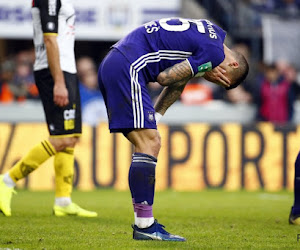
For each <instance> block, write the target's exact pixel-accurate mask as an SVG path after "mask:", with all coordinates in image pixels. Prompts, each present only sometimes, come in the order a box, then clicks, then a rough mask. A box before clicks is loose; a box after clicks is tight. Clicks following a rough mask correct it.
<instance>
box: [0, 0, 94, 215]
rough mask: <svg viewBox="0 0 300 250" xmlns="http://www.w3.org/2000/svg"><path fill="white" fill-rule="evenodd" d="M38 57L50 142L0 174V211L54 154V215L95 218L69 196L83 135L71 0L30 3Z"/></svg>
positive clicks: (6, 211)
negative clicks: (24, 180)
mask: <svg viewBox="0 0 300 250" xmlns="http://www.w3.org/2000/svg"><path fill="white" fill-rule="evenodd" d="M32 18H33V29H34V39H33V40H34V46H35V53H36V60H35V64H34V76H35V81H36V85H37V87H38V89H39V93H40V97H41V99H42V102H43V106H44V111H45V115H46V120H47V124H48V130H49V133H50V138H49V140H44V141H42V142H40V143H39V144H38V145H36V146H35V147H33V148H32V149H31V150H30V151H29V152H28V153H27V155H25V156H24V157H23V158H22V159H21V160H20V161H19V162H17V164H16V165H14V166H13V167H12V169H10V170H9V172H8V173H5V174H4V175H2V176H0V211H2V212H3V214H4V215H6V216H11V197H12V194H13V193H14V187H15V185H16V182H17V181H18V180H20V179H22V178H24V177H26V176H27V175H29V174H30V173H31V172H32V171H34V170H36V169H37V168H38V167H39V166H40V165H41V164H42V163H43V162H45V161H46V160H47V159H49V158H50V157H52V156H54V167H55V186H56V189H55V204H54V207H53V211H54V214H55V215H56V216H65V215H76V216H83V217H96V216H97V213H96V212H91V211H87V210H85V209H83V208H81V207H79V206H78V205H77V204H75V203H73V202H72V200H71V192H72V184H73V181H72V180H73V173H74V147H75V145H76V143H77V141H78V137H79V136H80V135H81V108H80V96H79V90H78V82H77V76H76V67H75V57H74V40H75V37H74V22H75V10H74V8H73V5H72V4H71V0H56V1H51V0H34V1H33V3H32Z"/></svg>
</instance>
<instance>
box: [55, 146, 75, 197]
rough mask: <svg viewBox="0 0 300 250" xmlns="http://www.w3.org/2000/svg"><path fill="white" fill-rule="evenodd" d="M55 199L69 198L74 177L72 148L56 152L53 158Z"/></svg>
mask: <svg viewBox="0 0 300 250" xmlns="http://www.w3.org/2000/svg"><path fill="white" fill-rule="evenodd" d="M54 168H55V197H71V192H72V188H73V175H74V148H66V149H65V150H63V151H61V152H57V154H56V155H55V158H54Z"/></svg>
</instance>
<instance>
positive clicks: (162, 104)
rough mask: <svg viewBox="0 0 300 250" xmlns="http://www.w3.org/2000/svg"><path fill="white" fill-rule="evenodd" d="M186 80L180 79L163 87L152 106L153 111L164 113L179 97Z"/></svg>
mask: <svg viewBox="0 0 300 250" xmlns="http://www.w3.org/2000/svg"><path fill="white" fill-rule="evenodd" d="M187 82H188V80H186V79H184V80H181V81H179V82H177V83H175V84H173V85H171V86H168V87H165V88H164V89H163V91H162V92H161V94H160V95H159V97H158V99H157V101H156V103H155V105H154V107H155V111H156V112H159V113H161V114H164V113H165V112H166V111H167V109H168V108H169V107H170V106H171V105H172V104H173V103H174V102H175V101H176V100H177V99H178V98H179V96H180V95H181V93H182V91H183V89H184V87H185V85H186V83H187Z"/></svg>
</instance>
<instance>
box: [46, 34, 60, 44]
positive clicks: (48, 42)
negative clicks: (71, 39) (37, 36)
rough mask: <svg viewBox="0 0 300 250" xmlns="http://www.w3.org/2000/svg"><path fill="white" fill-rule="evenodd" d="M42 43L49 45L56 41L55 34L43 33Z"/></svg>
mask: <svg viewBox="0 0 300 250" xmlns="http://www.w3.org/2000/svg"><path fill="white" fill-rule="evenodd" d="M44 43H45V45H46V46H51V45H53V44H55V43H57V41H56V36H48V35H44Z"/></svg>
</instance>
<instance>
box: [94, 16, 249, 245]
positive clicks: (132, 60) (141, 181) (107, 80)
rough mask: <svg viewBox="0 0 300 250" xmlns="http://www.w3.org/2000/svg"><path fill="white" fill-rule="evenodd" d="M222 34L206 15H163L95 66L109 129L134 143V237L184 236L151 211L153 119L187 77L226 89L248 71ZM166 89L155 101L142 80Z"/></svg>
mask: <svg viewBox="0 0 300 250" xmlns="http://www.w3.org/2000/svg"><path fill="white" fill-rule="evenodd" d="M225 36H226V33H225V31H224V30H222V29H221V28H220V27H218V26H217V25H215V24H213V23H212V22H210V21H208V20H194V19H183V18H164V19H161V20H157V21H152V22H149V23H147V24H145V25H143V26H140V27H139V28H137V29H135V30H134V31H132V32H131V33H130V34H128V35H127V36H126V37H125V38H123V39H122V40H120V41H119V42H118V43H117V44H115V45H114V46H113V48H112V49H111V51H110V52H109V53H108V55H107V56H106V57H105V58H104V60H103V61H102V63H101V65H100V68H99V86H100V89H101V91H102V94H103V97H104V100H105V104H106V108H107V113H108V118H109V129H110V131H111V132H121V133H123V134H124V135H125V136H126V138H127V139H128V140H129V141H130V142H131V143H132V144H133V145H134V154H133V156H132V163H131V166H130V169H129V178H128V179H129V187H130V191H131V195H132V202H133V207H134V215H135V221H134V225H133V238H134V239H136V240H165V241H185V238H183V237H181V236H177V235H172V234H170V233H168V232H167V231H165V230H164V227H163V226H162V225H161V224H159V223H158V222H157V221H156V220H155V219H154V216H153V213H152V205H153V199H154V189H155V188H154V185H155V167H156V163H157V157H158V153H159V150H160V147H161V142H160V135H159V132H158V131H157V126H156V124H157V123H158V121H159V119H160V118H161V117H162V116H163V115H164V114H165V112H166V110H167V109H168V108H169V107H170V106H171V105H172V104H173V103H174V102H175V101H176V100H177V99H178V98H179V96H180V94H181V93H182V91H183V89H184V87H185V85H186V84H187V82H188V81H189V80H190V79H191V78H193V77H195V76H203V77H204V78H205V79H207V80H209V81H212V82H214V83H216V84H218V85H221V86H223V87H225V88H226V89H230V88H234V87H236V86H237V85H239V84H240V83H241V82H242V81H243V80H244V79H245V77H246V76H247V73H248V63H247V61H246V60H245V58H244V57H243V56H242V55H241V54H239V53H237V52H234V51H232V50H230V49H229V48H227V47H226V45H225V44H224V39H225ZM154 81H156V82H158V83H159V84H160V85H162V86H164V87H165V88H164V89H163V91H162V92H161V94H160V96H159V97H158V99H157V101H156V103H155V105H154V106H153V104H152V101H151V99H150V97H149V94H148V91H147V88H146V85H147V84H148V83H149V82H154Z"/></svg>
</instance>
